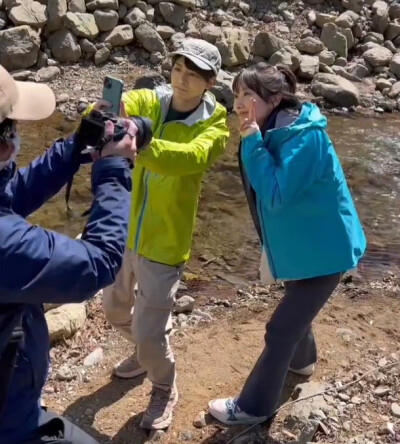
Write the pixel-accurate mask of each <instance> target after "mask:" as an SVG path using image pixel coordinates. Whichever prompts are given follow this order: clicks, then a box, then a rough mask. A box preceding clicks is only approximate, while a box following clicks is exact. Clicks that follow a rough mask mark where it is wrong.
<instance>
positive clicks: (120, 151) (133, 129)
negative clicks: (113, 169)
mask: <svg viewBox="0 0 400 444" xmlns="http://www.w3.org/2000/svg"><path fill="white" fill-rule="evenodd" d="M118 123H119V124H122V125H124V126H125V128H126V130H127V133H126V134H125V136H124V137H123V138H122V139H121V140H119V141H118V142H113V141H111V142H108V143H107V144H106V145H105V146H104V148H103V149H102V150H101V157H107V156H121V157H125V158H127V159H130V160H132V161H134V160H135V158H136V133H137V131H138V129H137V126H136V125H135V124H134V123H133V122H132V120H130V119H120V121H119V122H118ZM112 134H114V124H113V123H112V122H111V120H107V122H105V137H109V136H111V135H112Z"/></svg>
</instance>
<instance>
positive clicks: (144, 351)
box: [103, 248, 184, 390]
mask: <svg viewBox="0 0 400 444" xmlns="http://www.w3.org/2000/svg"><path fill="white" fill-rule="evenodd" d="M183 269H184V264H182V265H179V266H170V265H164V264H159V263H157V262H152V261H149V260H148V259H146V258H144V257H142V256H139V255H137V254H136V253H134V252H132V251H131V250H129V249H128V248H127V249H126V250H125V254H124V258H123V261H122V267H121V269H120V271H119V273H118V274H117V277H116V279H115V283H114V284H113V285H111V286H110V287H107V288H105V289H104V291H103V308H104V313H105V316H106V318H107V320H108V321H109V322H110V323H111V324H112V325H113V326H114V327H115V328H116V329H117V330H118V331H119V332H120V333H121V334H122V335H123V336H124V337H125V338H126V339H128V340H130V341H132V342H133V343H134V344H135V345H136V353H137V359H138V361H139V364H140V365H141V366H142V367H143V368H144V369H145V370H146V371H147V377H148V378H149V379H150V380H151V381H152V383H153V384H154V385H155V386H157V387H160V388H162V389H165V390H168V389H170V388H171V387H172V386H173V384H174V382H175V376H176V372H175V358H174V354H173V352H172V350H171V346H170V343H169V336H170V333H171V330H172V307H173V306H174V303H175V296H176V293H177V291H178V288H179V282H180V279H181V277H182V274H183ZM136 284H137V292H136V296H135V291H134V287H135V285H136Z"/></svg>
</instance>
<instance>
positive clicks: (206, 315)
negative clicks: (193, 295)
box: [193, 308, 213, 322]
mask: <svg viewBox="0 0 400 444" xmlns="http://www.w3.org/2000/svg"><path fill="white" fill-rule="evenodd" d="M193 314H194V315H196V316H199V317H200V318H201V319H202V320H203V321H206V322H211V321H212V320H213V317H212V316H211V315H210V314H209V313H206V312H204V311H201V310H199V309H198V308H197V309H196V310H193Z"/></svg>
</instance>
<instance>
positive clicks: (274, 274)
mask: <svg viewBox="0 0 400 444" xmlns="http://www.w3.org/2000/svg"><path fill="white" fill-rule="evenodd" d="M257 207H258V208H257V210H258V214H259V217H260V218H261V230H262V235H263V241H264V245H263V247H264V248H265V249H266V251H265V252H266V254H267V260H268V264H269V266H270V268H271V274H272V276H273V277H274V279H275V280H276V278H277V276H276V270H275V265H274V261H273V259H272V254H271V249H270V247H269V243H268V237H267V233H266V232H265V228H264V227H265V224H264V217H263V214H262V211H261V209H262V208H261V201H260V200H259V201H258V205H257Z"/></svg>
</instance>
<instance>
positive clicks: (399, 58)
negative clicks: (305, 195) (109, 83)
mask: <svg viewBox="0 0 400 444" xmlns="http://www.w3.org/2000/svg"><path fill="white" fill-rule="evenodd" d="M0 45H1V43H0ZM390 72H391V73H393V74H394V75H395V76H396V77H397V78H398V79H400V53H397V54H395V55H394V56H393V58H392V60H391V62H390Z"/></svg>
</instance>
